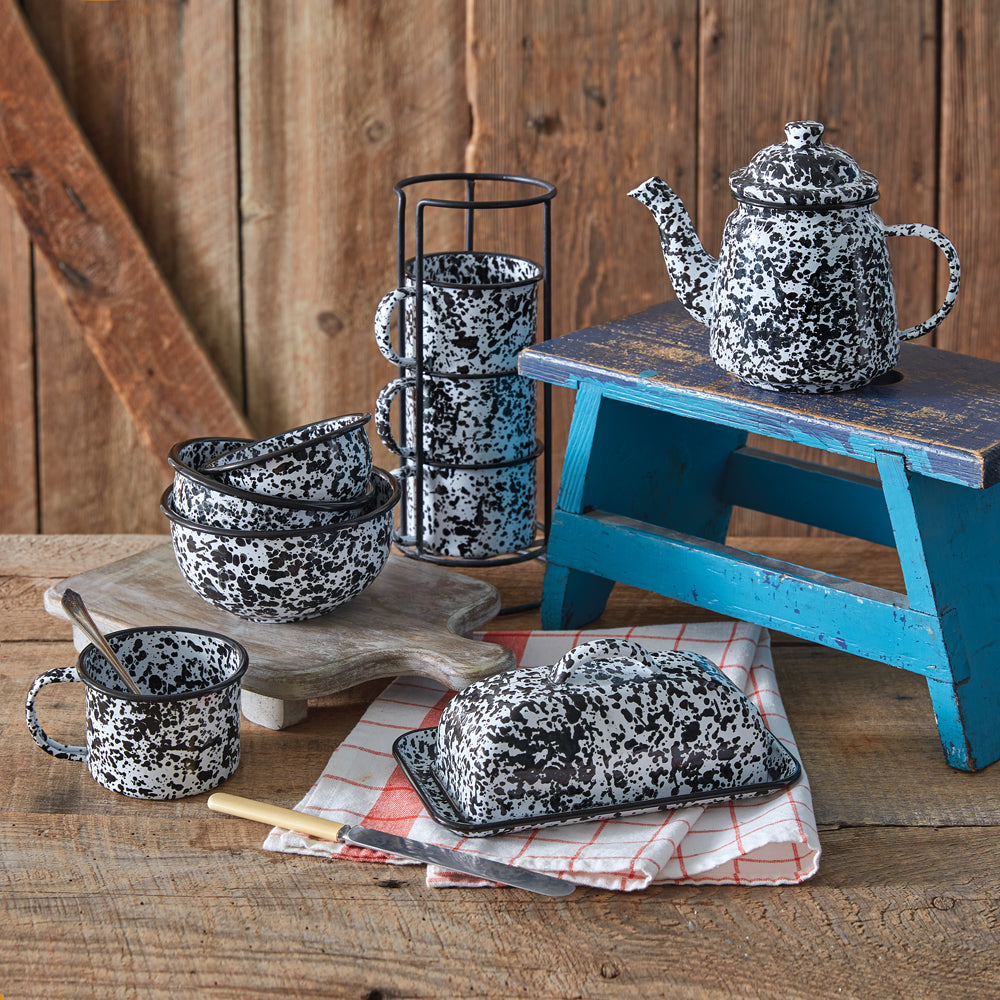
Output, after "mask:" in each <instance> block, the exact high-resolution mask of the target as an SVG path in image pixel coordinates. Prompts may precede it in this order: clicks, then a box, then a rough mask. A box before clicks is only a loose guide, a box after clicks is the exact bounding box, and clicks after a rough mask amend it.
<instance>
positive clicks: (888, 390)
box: [519, 302, 1000, 771]
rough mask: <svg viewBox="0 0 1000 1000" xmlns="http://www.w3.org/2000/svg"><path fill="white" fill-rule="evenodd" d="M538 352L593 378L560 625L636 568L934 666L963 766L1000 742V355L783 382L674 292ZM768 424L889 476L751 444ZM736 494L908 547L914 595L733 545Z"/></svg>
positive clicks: (563, 540)
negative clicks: (754, 372) (826, 387)
mask: <svg viewBox="0 0 1000 1000" xmlns="http://www.w3.org/2000/svg"><path fill="white" fill-rule="evenodd" d="M519 367H520V371H521V373H522V374H523V375H527V376H530V377H532V378H536V379H539V380H541V381H543V382H549V383H552V384H555V385H563V386H569V387H572V388H575V389H576V390H577V396H576V407H575V410H574V413H573V423H572V426H571V428H570V436H569V442H568V446H567V450H566V460H565V464H564V466H563V473H562V482H561V485H560V490H559V497H558V501H557V505H556V510H555V512H554V515H553V521H552V531H551V536H550V539H549V547H548V567H547V569H546V573H545V586H544V591H543V598H542V624H543V627H544V628H550V629H553V628H572V627H575V626H578V625H582V624H584V623H585V622H588V621H590V620H592V619H593V618H596V617H597V616H598V615H599V614H600V613H601V612H602V611H603V609H604V606H605V603H606V601H607V598H608V594H609V592H610V590H611V587H612V586H613V584H614V582H615V581H622V582H624V583H628V584H631V585H633V586H637V587H642V588H645V589H647V590H652V591H656V592H657V593H660V594H664V595H666V596H669V597H674V598H677V599H679V600H681V601H685V602H687V603H689V604H696V605H700V606H702V607H706V608H712V609H714V610H716V611H719V612H722V613H724V614H727V615H732V616H734V617H737V618H740V619H745V620H747V621H753V622H758V623H760V624H762V625H767V626H771V627H773V628H775V629H778V630H780V631H783V632H788V633H791V634H793V635H797V636H801V637H802V638H805V639H809V640H812V641H814V642H818V643H823V644H824V645H827V646H833V647H834V648H837V649H842V650H845V651H847V652H849V653H854V654H857V655H859V656H865V657H870V658H871V659H874V660H880V661H881V662H883V663H889V664H892V665H894V666H898V667H902V668H903V669H905V670H912V671H915V672H916V673H920V674H923V675H924V676H925V677H926V678H927V684H928V687H929V689H930V694H931V700H932V702H933V705H934V712H935V714H936V716H937V724H938V731H939V733H940V735H941V741H942V743H943V745H944V751H945V756H946V757H947V759H948V763H949V764H951V765H952V766H953V767H957V768H962V769H964V770H970V771H972V770H976V769H977V768H980V767H985V766H986V765H987V764H989V763H991V762H992V761H994V760H996V759H998V758H1000V662H998V655H1000V649H998V641H997V640H998V636H1000V586H998V578H1000V488H998V487H997V485H996V484H997V483H998V482H1000V364H997V363H994V362H989V361H983V360H981V359H978V358H971V357H967V356H964V355H960V354H952V353H950V352H947V351H939V350H934V349H931V348H927V347H920V346H916V345H913V344H903V345H902V350H901V354H900V359H899V364H898V366H897V368H896V370H895V372H893V373H891V374H890V375H888V376H884V377H883V378H882V379H880V380H879V383H878V384H874V385H870V386H866V387H865V388H863V389H858V390H854V391H853V392H846V393H840V394H835V395H824V396H814V395H798V394H791V393H771V392H765V391H762V390H759V389H754V388H753V387H751V386H747V385H744V384H742V383H740V382H737V381H736V380H735V379H733V378H731V377H730V376H728V375H727V374H726V373H725V372H723V371H722V370H721V369H719V368H718V367H717V366H716V365H715V364H714V362H713V361H712V360H711V359H710V357H709V354H708V332H707V330H706V329H705V327H703V326H701V325H700V324H698V323H696V322H695V321H694V320H692V319H690V318H689V317H688V315H687V313H685V312H684V311H683V310H682V309H681V308H680V307H679V306H678V305H677V303H675V302H669V303H665V304H663V305H659V306H654V307H653V308H651V309H647V310H646V311H645V312H642V313H638V314H637V315H634V316H628V317H626V318H624V319H621V320H617V321H615V322H612V323H606V324H604V325H602V326H597V327H593V328H591V329H587V330H580V331H578V332H576V333H571V334H569V335H567V336H565V337H560V338H557V339H555V340H551V341H549V342H547V343H544V344H539V345H537V346H535V347H532V348H529V349H528V350H526V351H524V352H523V353H522V354H521V359H520V366H519ZM749 432H753V433H756V434H762V435H765V436H766V437H769V438H776V439H779V440H784V441H797V442H799V443H800V444H806V445H810V446H812V447H814V448H818V449H821V450H823V451H826V452H832V453H836V454H840V455H850V456H853V457H855V458H859V459H862V460H864V461H867V462H871V463H873V464H874V465H875V466H876V468H877V471H878V477H877V478H876V477H868V476H859V475H855V474H852V473H846V472H841V471H838V470H835V469H831V468H827V467H825V466H821V465H818V464H815V463H811V462H804V461H800V460H797V459H789V458H785V457H782V456H779V455H774V454H771V453H769V452H763V451H759V450H757V449H753V448H748V447H746V438H747V434H748V433H749ZM734 505H739V506H742V507H749V508H752V509H754V510H759V511H764V512H765V513H769V514H776V515H779V516H781V517H786V518H791V519H793V520H795V521H800V522H805V523H807V524H812V525H816V526H818V527H821V528H828V529H830V530H833V531H837V532H840V533H842V534H847V535H852V536H854V537H857V538H864V539H868V540H869V541H873V542H879V543H881V544H883V545H890V546H892V545H894V546H895V547H896V549H897V551H898V553H899V557H900V562H901V565H902V570H903V578H904V581H905V584H906V593H905V594H900V593H896V592H895V591H891V590H884V589H881V588H878V587H871V586H867V585H865V584H861V583H857V582H854V581H851V580H846V579H843V578H841V577H836V576H831V575H829V574H824V573H820V572H817V571H814V570H811V569H806V568H804V567H801V566H797V565H794V564H791V563H787V562H782V561H780V560H774V559H769V558H765V557H763V556H759V555H755V554H753V553H749V552H745V551H743V550H740V549H736V548H733V547H731V546H728V545H726V544H725V540H726V531H727V527H728V524H729V517H730V513H731V511H732V507H733V506H734Z"/></svg>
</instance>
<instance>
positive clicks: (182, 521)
mask: <svg viewBox="0 0 1000 1000" xmlns="http://www.w3.org/2000/svg"><path fill="white" fill-rule="evenodd" d="M376 478H377V479H381V480H382V481H383V482H386V483H389V484H390V485H391V487H392V492H391V494H390V496H389V497H388V498H387V499H386V500H384V501H383V502H382V503H380V504H378V506H376V507H375V508H374V509H373V510H371V511H369V512H368V513H366V514H363V515H361V517H356V518H352V519H351V520H349V521H337V522H335V523H333V524H317V525H310V526H308V527H304V528H281V529H274V530H270V531H249V530H247V529H245V528H215V527H213V526H212V525H209V524H200V523H199V522H198V521H192V520H190V519H189V518H186V517H183V516H182V515H180V514H178V513H177V511H175V510H174V507H173V496H172V494H173V489H174V488H173V486H172V485H171V486H168V487H167V488H166V489H165V490H164V491H163V494H162V496H161V497H160V510H161V511H162V512H163V514H164V515H165V516H166V517H167V518H168V520H170V522H171V523H172V524H176V525H177V526H178V527H181V528H188V529H190V530H192V531H201V532H204V533H206V534H209V535H221V536H223V537H224V538H298V537H301V536H303V535H317V534H323V533H337V532H341V531H347V530H349V529H351V528H355V527H357V526H358V525H359V524H364V523H366V522H367V521H373V520H374V519H375V518H377V517H380V516H381V515H383V514H385V513H386V512H387V511H391V510H392V509H393V507H395V506H396V504H397V503H399V497H400V494H401V491H402V487H401V486H400V483H399V480H398V479H397V478H396V477H395V476H393V475H392V474H391V473H389V472H386V471H385V469H379V468H377V467H376V468H374V469H372V479H376Z"/></svg>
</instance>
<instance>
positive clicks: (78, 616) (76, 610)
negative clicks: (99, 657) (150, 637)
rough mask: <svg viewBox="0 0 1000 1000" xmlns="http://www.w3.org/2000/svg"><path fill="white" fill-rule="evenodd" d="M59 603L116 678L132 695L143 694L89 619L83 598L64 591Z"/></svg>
mask: <svg viewBox="0 0 1000 1000" xmlns="http://www.w3.org/2000/svg"><path fill="white" fill-rule="evenodd" d="M60 603H61V604H62V609H63V611H65V612H66V614H68V615H69V616H70V618H72V619H73V621H74V622H75V623H76V624H77V625H79V627H80V628H82V629H83V631H84V632H86V633H87V635H88V636H89V637H90V641H91V642H92V643H93V644H94V645H95V646H96V647H97V648H98V649H99V650H100V651H101V652H102V653H103V654H104V655H105V656H106V657H107V659H108V662H109V663H110V664H111V666H113V667H114V668H115V670H117V671H118V676H119V677H120V678H121V679H122V680H123V681H124V682H125V684H126V685H127V686H128V689H129V690H130V691H131V692H132V694H143V691H142V689H141V688H140V687H139V685H138V684H136V682H135V681H134V680H132V678H131V677H130V676H129V673H128V671H127V670H126V669H125V668H124V667H123V666H122V661H121V660H119V659H118V657H117V655H116V654H115V651H114V650H113V649H112V648H111V646H110V644H109V643H108V640H107V639H105V638H104V636H103V635H102V634H101V630H100V629H99V628H98V627H97V625H96V624H95V623H94V619H93V618H91V617H90V612H89V611H88V610H87V605H86V604H84V603H83V598H82V597H81V596H80V595H79V594H78V593H77V592H76V591H75V590H66V591H65V592H64V593H63V595H62V600H61V601H60Z"/></svg>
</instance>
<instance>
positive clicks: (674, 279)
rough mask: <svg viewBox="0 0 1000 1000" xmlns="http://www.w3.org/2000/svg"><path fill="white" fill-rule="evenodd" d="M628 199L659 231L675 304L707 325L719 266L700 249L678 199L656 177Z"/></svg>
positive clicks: (662, 181)
mask: <svg viewBox="0 0 1000 1000" xmlns="http://www.w3.org/2000/svg"><path fill="white" fill-rule="evenodd" d="M628 196H629V197H630V198H635V200H636V201H638V202H640V203H641V204H643V205H645V206H646V208H648V209H649V210H650V212H652V213H653V218H654V219H655V220H656V224H657V226H659V229H660V245H661V246H662V247H663V260H664V262H665V263H666V265H667V273H668V274H669V275H670V283H671V284H672V285H673V286H674V292H675V293H676V294H677V299H678V301H679V302H680V303H681V305H682V306H684V308H685V309H687V311H688V312H689V313H690V314H691V315H692V316H693V317H694V318H695V319H696V320H698V322H700V323H704V324H706V325H708V323H709V320H710V317H711V311H712V286H713V285H714V284H715V276H716V271H717V270H718V266H719V262H718V261H717V260H716V259H715V258H714V257H713V256H712V255H711V254H709V253H707V252H706V250H705V248H704V247H703V246H702V245H701V240H699V239H698V235H697V233H695V231H694V226H693V225H692V224H691V218H690V216H689V215H688V213H687V211H686V209H685V208H684V205H683V203H682V202H681V200H680V198H678V197H677V195H676V194H675V193H674V191H673V190H672V189H671V187H670V185H669V184H667V182H666V181H664V180H661V179H660V178H659V177H650V178H649V180H648V181H646V182H645V183H643V184H640V185H639V186H638V187H637V188H635V189H634V190H633V191H629V193H628Z"/></svg>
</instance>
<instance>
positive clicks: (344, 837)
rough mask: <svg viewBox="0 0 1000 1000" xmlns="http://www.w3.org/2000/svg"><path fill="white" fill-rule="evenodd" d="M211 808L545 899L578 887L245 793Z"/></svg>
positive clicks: (218, 795) (213, 798)
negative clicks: (338, 821)
mask: <svg viewBox="0 0 1000 1000" xmlns="http://www.w3.org/2000/svg"><path fill="white" fill-rule="evenodd" d="M208 808H209V809H214V810H215V811H216V812H221V813H226V814H227V815H229V816H239V817H240V818H241V819H252V820H256V821H257V822H258V823H266V824H268V825H269V826H280V827H281V828H282V829H284V830H292V831H294V832H295V833H304V834H308V835H309V836H312V837H319V838H320V839H322V840H330V841H334V842H338V843H342V844H354V845H355V846H356V847H369V848H371V849H372V850H375V851H382V852H384V853H386V854H395V855H397V856H398V857H401V858H409V859H410V860H411V861H423V862H425V863H426V864H429V865H441V867H442V868H448V869H450V870H451V871H456V872H463V873H464V874H466V875H473V876H475V877H476V878H483V879H487V880H489V881H490V882H501V883H502V884H503V885H511V886H514V887H515V888H516V889H527V890H528V891H529V892H538V893H541V894H542V895H543V896H568V895H569V894H570V893H571V892H573V890H574V889H575V888H576V886H575V885H573V883H572V882H564V881H562V879H558V878H556V877H555V876H553V875H545V874H544V873H542V872H533V871H529V870H528V869H526V868H518V867H517V866H516V865H508V864H504V863H503V862H502V861H493V860H492V859H491V858H481V857H478V856H477V855H475V854H468V853H467V852H465V851H455V850H452V849H451V848H449V847H438V846H437V845H436V844H425V843H422V842H421V841H419V840H411V839H410V838H409V837H399V836H396V835H395V834H392V833H383V832H382V831H381V830H367V829H365V828H364V827H363V826H346V825H345V824H343V823H335V822H333V820H329V819H322V818H321V817H319V816H312V815H310V814H309V813H303V812H298V811H297V810H295V809H285V808H283V807H281V806H272V805H269V804H268V803H266V802H257V801H255V800H254V799H245V798H243V796H241V795H230V794H229V793H228V792H215V793H214V794H213V795H210V796H209V798H208Z"/></svg>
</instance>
